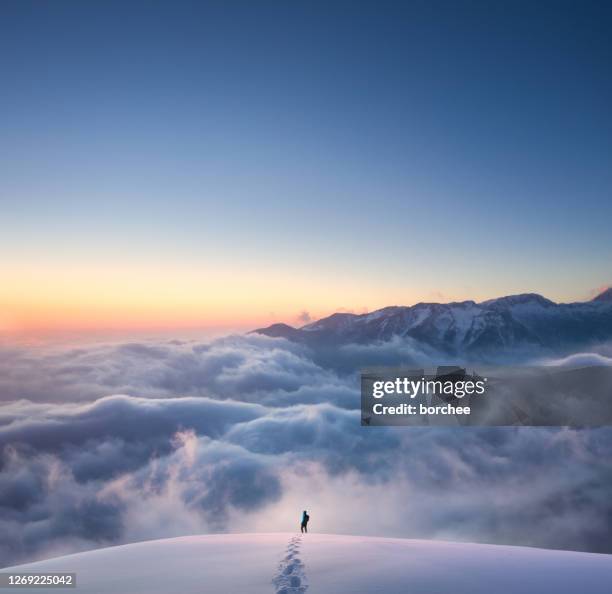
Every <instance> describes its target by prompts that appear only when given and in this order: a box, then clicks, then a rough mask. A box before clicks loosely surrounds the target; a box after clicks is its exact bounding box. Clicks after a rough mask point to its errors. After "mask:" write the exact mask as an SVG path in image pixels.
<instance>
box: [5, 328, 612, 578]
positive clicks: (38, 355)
mask: <svg viewBox="0 0 612 594" xmlns="http://www.w3.org/2000/svg"><path fill="white" fill-rule="evenodd" d="M351 348H353V350H354V349H356V348H363V347H350V345H349V347H348V348H347V349H346V350H345V352H344V353H341V354H340V355H339V357H340V358H342V361H343V364H342V365H340V366H338V365H332V364H329V365H327V364H326V363H325V361H323V360H321V357H320V356H319V354H317V353H313V352H311V351H309V350H308V348H306V347H304V346H300V345H296V344H292V343H289V342H287V341H285V340H282V339H272V338H267V337H264V336H259V335H253V334H251V335H241V336H230V337H225V338H221V339H216V340H212V341H209V342H200V341H193V340H190V341H179V340H172V341H169V340H158V341H142V342H124V343H112V344H111V343H99V344H89V345H86V344H83V345H81V346H79V347H72V348H68V347H51V346H44V345H43V346H35V347H34V346H28V347H25V346H24V347H18V346H12V347H9V346H3V347H0V534H1V535H2V538H0V566H8V565H11V564H15V563H19V562H25V561H29V560H32V559H37V558H45V557H48V556H53V555H59V554H64V553H68V552H74V551H78V550H84V549H90V548H94V547H99V546H105V545H110V544H117V543H123V542H131V541H135V540H144V539H150V538H160V537H166V536H176V535H180V534H192V533H201V532H219V531H231V532H240V531H254V530H256V531H287V530H294V529H296V527H297V522H298V520H299V517H300V514H301V510H302V509H308V510H309V512H310V514H311V518H312V524H311V526H312V529H313V530H314V531H320V532H342V533H353V534H376V535H388V536H405V537H414V538H446V539H455V540H467V541H479V542H493V543H509V544H521V545H533V546H540V547H548V548H567V549H576V550H586V551H598V552H608V553H612V534H611V533H610V530H609V526H610V522H611V521H612V428H599V429H589V430H572V429H563V428H559V429H556V428H552V429H551V428H470V429H467V428H442V427H438V428H433V427H432V428H392V427H376V428H367V427H361V425H360V413H359V401H360V400H359V382H358V377H357V373H356V370H354V369H353V370H350V369H347V365H346V361H348V360H349V358H348V357H349V355H350V353H351V352H352V351H351ZM368 348H369V351H368V356H369V357H370V358H371V359H372V360H375V362H376V363H379V362H381V361H387V360H388V358H385V357H386V354H388V353H389V349H390V348H391V349H392V352H393V356H394V357H395V358H396V359H397V358H398V357H399V358H400V361H401V358H402V357H405V358H406V360H407V361H408V360H410V361H412V360H413V356H414V352H413V351H412V349H411V347H410V346H409V345H406V346H404V347H402V346H401V345H395V346H393V345H391V346H390V345H389V344H386V345H380V346H379V348H378V351H377V350H376V347H368ZM402 348H403V349H404V350H402ZM604 359H607V357H604ZM397 362H398V361H397V360H394V361H393V363H394V364H395V363H397ZM604 363H605V362H604ZM599 364H601V361H599Z"/></svg>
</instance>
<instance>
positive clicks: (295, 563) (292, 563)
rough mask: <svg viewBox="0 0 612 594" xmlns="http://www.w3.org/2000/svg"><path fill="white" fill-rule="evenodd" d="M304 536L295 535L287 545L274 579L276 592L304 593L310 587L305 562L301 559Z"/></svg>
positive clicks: (283, 593)
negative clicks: (307, 581)
mask: <svg viewBox="0 0 612 594" xmlns="http://www.w3.org/2000/svg"><path fill="white" fill-rule="evenodd" d="M301 544H302V537H301V535H300V536H294V537H293V538H292V539H291V540H290V541H289V544H288V545H287V550H286V551H285V555H284V557H283V559H282V561H281V562H280V565H279V566H278V571H277V572H276V575H275V576H274V578H273V579H272V583H273V584H274V592H275V594H303V593H304V592H306V590H307V589H308V584H307V583H306V574H305V572H304V564H303V563H302V560H301V559H300V545H301Z"/></svg>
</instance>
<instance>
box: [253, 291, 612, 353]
mask: <svg viewBox="0 0 612 594" xmlns="http://www.w3.org/2000/svg"><path fill="white" fill-rule="evenodd" d="M254 332H256V333H259V334H264V335H266V336H271V337H282V338H286V339H288V340H290V341H294V342H299V343H303V344H307V345H309V346H312V347H319V346H328V347H329V346H332V345H338V346H342V345H346V344H351V343H353V344H370V343H375V342H387V341H390V340H393V339H397V338H398V337H399V338H404V339H407V340H410V341H411V342H412V344H414V345H416V346H418V347H419V348H422V349H423V350H424V351H428V350H429V351H431V352H432V353H445V354H448V355H461V356H463V357H470V356H474V357H477V358H480V357H482V356H486V355H487V354H491V353H503V352H509V351H513V350H515V351H518V350H521V349H526V350H529V351H532V352H547V351H549V352H551V353H560V352H571V351H572V350H574V351H575V350H577V349H581V348H585V347H588V346H590V345H594V344H600V343H603V342H606V341H609V340H611V339H612V288H610V289H607V290H606V291H604V292H603V293H601V294H600V295H598V296H597V297H596V298H595V299H593V300H591V301H587V302H579V303H554V302H553V301H550V300H548V299H546V298H544V297H542V296H541V295H537V294H534V293H528V294H523V295H512V296H509V297H501V298H499V299H491V300H489V301H483V302H482V303H476V302H474V301H462V302H457V303H417V304H416V305H413V306H410V307H406V306H391V307H385V308H383V309H379V310H377V311H374V312H372V313H368V314H362V315H357V314H350V313H336V314H333V315H331V316H329V317H327V318H323V319H321V320H318V321H316V322H313V323H311V324H307V325H305V326H302V327H301V328H294V327H292V326H289V325H287V324H273V325H272V326H268V327H267V328H259V329H257V330H255V331H254Z"/></svg>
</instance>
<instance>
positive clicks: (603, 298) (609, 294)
mask: <svg viewBox="0 0 612 594" xmlns="http://www.w3.org/2000/svg"><path fill="white" fill-rule="evenodd" d="M592 302H594V303H612V287H608V288H607V289H606V290H605V291H602V292H601V293H600V294H599V295H597V297H595V298H594V299H593V300H592Z"/></svg>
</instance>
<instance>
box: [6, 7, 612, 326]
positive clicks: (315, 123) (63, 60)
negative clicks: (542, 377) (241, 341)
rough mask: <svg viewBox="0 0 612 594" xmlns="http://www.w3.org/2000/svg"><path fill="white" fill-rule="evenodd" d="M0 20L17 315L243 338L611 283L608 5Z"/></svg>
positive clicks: (77, 10) (23, 13)
mask: <svg viewBox="0 0 612 594" xmlns="http://www.w3.org/2000/svg"><path fill="white" fill-rule="evenodd" d="M0 10H1V13H2V17H1V18H0V71H1V76H2V92H1V93H0V110H1V113H2V116H1V117H0V154H1V155H2V158H1V160H0V201H1V203H2V213H3V215H2V220H3V231H2V235H1V237H0V249H1V254H0V265H2V266H3V267H5V272H6V275H5V278H8V279H9V282H8V283H7V284H8V285H10V288H9V291H8V295H7V296H5V298H4V299H3V300H2V304H1V305H2V306H3V309H4V310H5V311H9V312H11V311H13V313H14V316H13V317H14V319H16V320H18V322H19V323H24V324H26V323H29V322H28V320H30V321H32V320H33V321H35V322H36V324H38V323H40V324H42V325H44V323H45V322H44V321H45V320H49V319H50V318H51V317H53V319H56V320H60V322H61V320H63V319H64V318H68V317H70V316H71V312H72V313H74V310H75V308H80V310H81V318H82V319H86V318H88V317H89V318H90V319H91V320H94V321H95V322H96V323H98V322H99V323H102V322H103V321H104V320H106V321H108V319H109V317H112V316H115V317H116V319H120V320H123V321H124V322H125V323H126V324H127V323H129V321H130V320H132V321H133V319H134V315H135V308H136V309H137V303H138V302H139V300H142V298H143V295H148V296H150V298H147V299H149V301H148V303H150V305H151V307H150V308H149V310H150V311H149V312H148V316H149V317H147V316H144V317H142V320H140V322H142V323H143V324H146V320H148V319H149V318H150V319H153V318H156V319H159V318H163V319H164V320H167V322H168V324H172V323H174V322H177V321H178V320H179V318H180V322H181V323H182V324H188V323H189V322H190V321H192V322H194V323H196V322H198V323H200V322H202V323H204V322H207V321H208V322H210V321H211V320H214V319H219V320H222V321H224V322H226V321H228V320H230V319H233V318H236V317H239V318H240V320H241V322H244V323H245V324H248V323H250V322H251V320H252V321H260V320H268V319H270V320H272V319H276V318H286V317H287V316H288V315H289V314H291V315H293V313H294V312H295V313H296V314H297V312H298V311H301V310H303V309H306V310H309V311H312V312H313V313H314V314H315V315H318V314H323V313H329V312H330V311H333V310H336V309H339V308H346V309H355V310H363V309H372V308H375V307H382V306H384V305H388V304H391V303H406V304H409V303H413V302H415V301H420V300H451V299H464V298H475V299H480V298H487V297H493V296H497V295H500V294H503V293H511V292H526V291H537V292H541V293H543V294H545V295H546V296H548V297H550V298H553V299H558V300H572V299H582V298H586V297H588V295H589V292H590V291H592V290H594V289H595V288H596V287H598V286H602V285H605V284H608V283H610V282H611V281H612V274H611V271H610V261H611V257H612V234H611V233H610V230H609V227H610V221H611V220H612V205H611V204H612V203H611V200H610V195H611V189H612V167H611V165H612V163H611V162H610V161H611V159H612V150H611V149H612V146H611V144H612V140H611V139H612V134H611V132H612V118H611V110H610V105H612V68H611V67H610V66H611V64H612V41H611V39H612V36H611V33H612V27H611V25H612V8H611V7H610V5H609V4H608V3H605V2H580V3H578V2H536V3H534V2H463V1H462V2H450V1H449V2H397V3H395V2H376V3H374V2H372V3H364V2H331V3H328V2H287V1H282V2H231V1H230V2H180V1H179V2H129V3H123V2H98V3H83V2H78V1H74V2H62V1H56V2H40V1H10V2H4V3H3V4H2V8H1V9H0ZM177 271H179V272H177ZM202 278H206V279H208V284H207V285H203V284H202V282H201V280H202ZM92 279H97V280H98V281H99V282H100V286H97V285H96V286H95V290H94V288H91V290H90V291H89V292H88V290H89V289H88V287H94V285H95V283H94V282H93V280H92ZM126 279H127V280H126ZM194 279H197V280H194ZM241 279H242V280H241ZM168 284H172V285H173V287H174V293H173V294H172V295H171V296H167V298H166V297H164V295H165V293H164V291H165V290H166V289H167V285H168ZM41 286H44V289H45V290H44V291H37V290H36V287H41ZM101 287H102V288H101ZM139 288H142V291H143V293H139ZM102 293H103V295H102V297H100V295H101V294H102ZM187 295H188V296H189V297H188V298H187V297H183V296H187ZM230 296H231V297H230ZM96 299H98V301H96ZM100 299H102V301H104V306H103V307H102V305H100V303H101V301H100ZM24 303H25V305H24ZM198 303H201V304H202V312H201V313H198ZM19 304H21V305H19ZM181 311H184V312H187V313H185V315H184V316H183V315H179V314H180V312H181ZM139 319H140V318H139ZM149 321H150V320H149ZM140 322H139V323H140ZM32 323H33V324H34V322H32ZM36 324H34V325H36ZM94 325H95V324H94Z"/></svg>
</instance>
